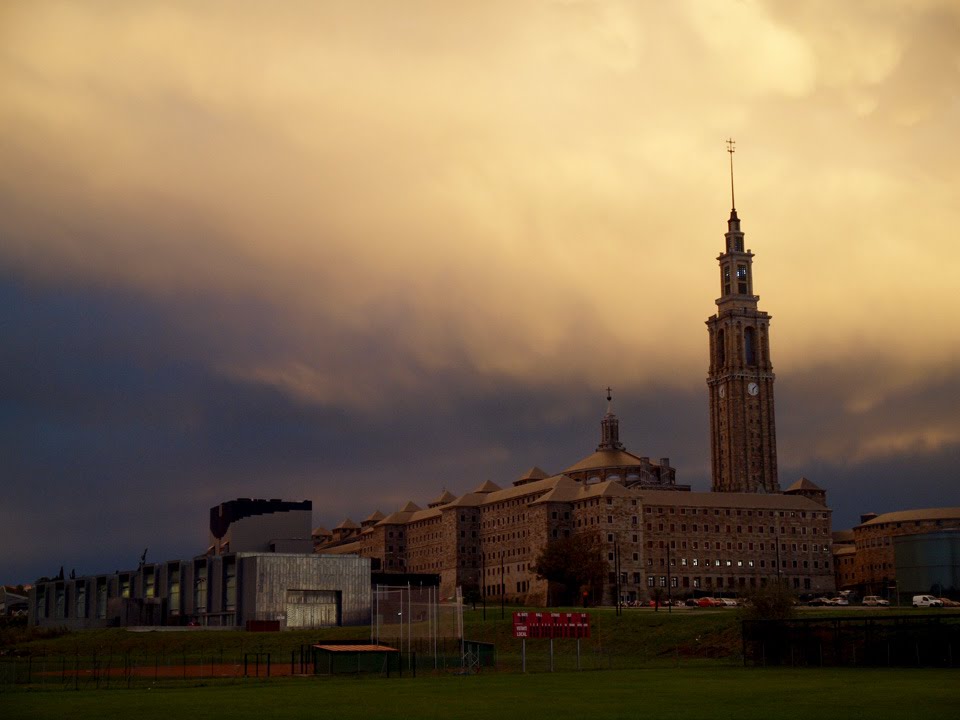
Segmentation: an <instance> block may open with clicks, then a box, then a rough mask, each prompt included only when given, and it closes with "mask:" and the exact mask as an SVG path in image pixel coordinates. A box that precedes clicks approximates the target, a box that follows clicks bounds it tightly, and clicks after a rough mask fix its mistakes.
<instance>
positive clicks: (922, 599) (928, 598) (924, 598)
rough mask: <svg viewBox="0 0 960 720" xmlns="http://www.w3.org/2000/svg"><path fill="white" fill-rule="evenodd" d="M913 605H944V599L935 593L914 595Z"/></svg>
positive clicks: (918, 606)
mask: <svg viewBox="0 0 960 720" xmlns="http://www.w3.org/2000/svg"><path fill="white" fill-rule="evenodd" d="M913 606H914V607H915V608H920V607H943V601H942V600H941V599H940V598H938V597H934V596H933V595H914V596H913Z"/></svg>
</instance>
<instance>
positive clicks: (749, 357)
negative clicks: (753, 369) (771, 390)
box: [743, 327, 757, 365]
mask: <svg viewBox="0 0 960 720" xmlns="http://www.w3.org/2000/svg"><path fill="white" fill-rule="evenodd" d="M743 351H744V362H746V364H747V365H756V364H757V341H756V335H755V332H754V329H753V328H752V327H748V328H746V329H745V330H744V331H743Z"/></svg>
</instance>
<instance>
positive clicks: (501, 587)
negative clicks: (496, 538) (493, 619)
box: [500, 550, 507, 620]
mask: <svg viewBox="0 0 960 720" xmlns="http://www.w3.org/2000/svg"><path fill="white" fill-rule="evenodd" d="M506 590H507V587H506V585H504V584H503V550H501V551H500V619H501V620H503V612H504V607H503V606H504V602H505V599H506V598H505V597H504V593H506Z"/></svg>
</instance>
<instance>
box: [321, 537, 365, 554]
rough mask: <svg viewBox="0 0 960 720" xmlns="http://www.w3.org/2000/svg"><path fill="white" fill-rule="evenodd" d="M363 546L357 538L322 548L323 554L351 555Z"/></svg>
mask: <svg viewBox="0 0 960 720" xmlns="http://www.w3.org/2000/svg"><path fill="white" fill-rule="evenodd" d="M362 548H363V543H362V542H361V541H359V540H350V541H349V542H345V543H340V544H339V545H330V546H327V547H324V548H323V554H324V555H352V554H354V553H359V552H360V550H361V549H362Z"/></svg>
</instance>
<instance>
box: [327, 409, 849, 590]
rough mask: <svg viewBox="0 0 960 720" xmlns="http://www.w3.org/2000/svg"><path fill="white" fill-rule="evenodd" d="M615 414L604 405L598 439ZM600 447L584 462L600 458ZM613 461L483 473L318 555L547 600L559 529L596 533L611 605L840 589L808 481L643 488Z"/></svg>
mask: <svg viewBox="0 0 960 720" xmlns="http://www.w3.org/2000/svg"><path fill="white" fill-rule="evenodd" d="M612 415H613V414H612V412H611V411H610V410H609V408H608V411H607V414H606V415H605V416H604V419H603V421H602V423H601V444H600V445H601V447H602V446H603V445H604V444H605V438H608V437H609V436H608V434H607V433H608V428H609V420H610V418H611V416H612ZM597 452H616V453H626V451H625V450H624V449H617V450H611V449H609V448H606V449H603V450H601V449H598V450H597ZM595 455H596V452H595V453H594V454H592V455H590V456H587V458H584V461H588V460H589V459H590V458H594V460H590V461H589V462H590V463H593V462H596V458H595V457H594V456H595ZM631 457H634V458H636V459H637V460H639V458H637V456H631ZM584 461H581V462H579V463H576V464H575V465H574V466H571V467H578V466H582V465H583V463H584ZM615 461H616V463H617V464H616V465H613V466H609V467H607V468H593V474H591V475H590V477H588V478H587V479H585V480H575V479H573V478H572V477H570V476H569V475H568V474H567V473H566V472H563V473H559V474H557V475H552V476H549V475H548V474H547V473H545V472H544V471H543V470H541V469H540V468H536V467H534V468H531V469H530V470H529V471H527V472H526V473H524V475H523V476H522V477H520V478H518V479H517V480H516V481H514V482H513V484H512V485H511V486H510V487H507V488H501V487H499V486H497V485H496V484H495V483H492V482H490V481H486V482H484V483H483V484H482V485H480V486H479V487H477V488H476V489H475V490H474V491H473V492H469V493H466V494H464V495H462V496H460V497H454V496H452V495H450V494H449V493H444V494H442V495H441V496H440V497H439V498H437V499H436V500H434V501H433V502H431V503H429V504H428V507H427V509H426V510H424V509H421V508H420V507H419V506H417V505H416V504H415V503H413V502H408V503H407V504H406V505H405V506H404V507H403V508H402V509H401V510H399V511H397V512H395V513H392V514H390V515H387V516H385V517H383V518H382V519H380V520H378V521H376V522H375V523H372V524H369V525H367V527H364V528H363V529H362V530H361V532H360V533H359V534H358V535H356V536H354V537H352V538H351V539H349V540H347V541H346V542H340V543H337V542H335V541H330V542H327V543H319V544H318V546H317V547H318V552H325V553H354V554H358V555H360V556H362V557H369V558H371V559H372V560H373V562H374V566H375V567H376V566H379V567H382V568H383V569H385V570H386V571H388V572H390V571H394V572H413V573H436V574H439V575H440V588H441V594H443V595H452V594H453V592H454V590H455V588H456V586H457V585H461V586H463V587H465V588H476V589H477V590H479V591H480V592H481V593H482V594H483V595H484V596H486V597H487V598H495V599H499V598H501V597H503V598H504V599H506V600H507V601H509V602H522V603H525V604H530V605H545V604H548V603H549V602H550V599H551V589H550V588H549V587H548V584H547V582H546V581H545V580H543V579H541V578H538V577H537V576H536V574H535V573H534V571H533V567H534V565H535V563H536V560H537V557H538V555H539V554H540V552H541V551H542V550H543V548H544V547H546V546H547V545H548V544H549V543H550V542H551V541H554V540H557V539H559V538H561V537H569V536H570V535H571V534H573V533H594V534H596V535H597V536H598V538H599V540H600V542H601V544H602V546H603V552H604V554H605V556H606V559H607V561H608V563H609V566H610V568H611V572H610V576H609V578H608V583H607V585H606V587H605V588H604V596H603V598H602V601H604V602H613V601H614V599H615V597H616V592H617V588H619V591H620V594H621V599H623V600H644V599H648V598H649V597H651V596H652V595H653V594H654V593H655V592H656V591H658V590H659V591H663V592H665V593H666V592H669V593H671V594H673V595H675V596H678V597H680V596H693V595H697V594H700V595H703V594H715V593H716V594H721V593H722V594H729V595H734V594H738V593H742V592H744V591H747V590H749V589H750V588H755V587H758V586H759V585H762V584H763V583H765V582H767V581H768V580H769V579H771V578H778V577H779V578H781V579H783V580H785V581H786V582H788V583H789V584H790V586H791V587H792V588H794V589H795V590H797V591H798V592H800V593H806V592H809V593H823V592H829V591H831V590H832V589H833V587H834V579H833V570H832V555H831V525H830V510H829V509H828V508H827V507H826V505H825V497H824V494H823V491H822V490H820V489H819V488H817V487H816V485H814V484H813V483H811V482H810V481H809V480H806V479H805V478H804V479H801V480H799V481H797V483H795V484H794V485H793V486H791V487H790V488H788V489H787V491H785V492H783V493H769V494H762V493H717V492H692V491H690V490H688V489H681V488H683V486H676V485H674V484H671V483H670V482H666V483H665V484H663V485H661V486H659V487H649V486H646V485H645V484H644V483H642V482H637V481H636V479H635V478H631V477H630V474H629V473H623V472H622V471H623V468H624V467H626V466H625V465H624V462H623V457H619V456H618V457H616V458H615ZM588 464H589V463H588ZM637 467H641V465H636V466H633V468H632V469H635V468H637ZM613 468H619V469H620V470H621V474H617V473H614V472H613V471H612V470H613ZM657 469H658V470H660V469H661V468H659V467H658V468H657ZM601 476H603V477H607V478H608V479H606V480H600V479H599V478H600V477H601ZM664 477H671V476H668V475H666V474H664ZM631 483H632V484H631ZM616 552H619V556H620V562H619V566H620V577H619V579H618V578H617V577H615V576H614V575H613V572H612V568H613V567H614V558H615V553H616ZM598 600H599V598H598Z"/></svg>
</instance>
